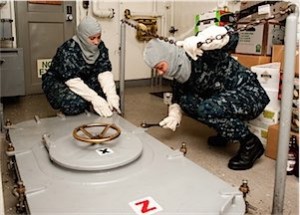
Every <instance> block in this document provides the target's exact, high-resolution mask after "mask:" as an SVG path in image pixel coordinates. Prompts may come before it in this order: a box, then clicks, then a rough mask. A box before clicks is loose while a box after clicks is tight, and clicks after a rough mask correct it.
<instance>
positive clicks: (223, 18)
mask: <svg viewBox="0 0 300 215" xmlns="http://www.w3.org/2000/svg"><path fill="white" fill-rule="evenodd" d="M228 17H234V14H233V13H231V12H229V11H226V10H215V11H209V12H205V13H202V14H197V15H196V16H195V34H197V33H198V32H200V31H203V30H204V29H206V28H208V27H209V26H212V25H217V26H224V25H230V22H229V18H228Z"/></svg>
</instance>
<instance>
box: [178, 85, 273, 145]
mask: <svg viewBox="0 0 300 215" xmlns="http://www.w3.org/2000/svg"><path fill="white" fill-rule="evenodd" d="M254 93H260V92H251V91H249V92H247V96H245V94H243V93H239V92H229V93H220V94H218V95H217V96H212V97H211V98H209V99H202V98H199V97H197V96H194V95H186V96H183V97H182V98H181V102H180V106H181V108H182V109H183V111H184V112H185V113H187V114H188V115H189V116H191V117H192V118H194V119H197V120H198V121H200V122H202V123H204V124H206V125H208V126H209V127H212V128H214V129H215V130H216V131H217V132H218V133H219V134H220V135H221V136H223V137H225V138H226V139H228V140H241V139H244V138H245V137H246V136H247V135H249V134H250V131H249V129H248V127H247V125H246V124H245V122H246V121H247V120H251V119H254V118H256V117H257V116H258V115H259V114H260V113H261V112H262V111H263V109H264V108H265V106H266V102H268V97H267V95H266V94H265V93H264V92H262V95H261V97H257V96H253V97H251V94H252V95H254ZM258 98H261V99H262V101H264V102H260V101H259V100H258ZM255 99H256V100H257V101H255Z"/></svg>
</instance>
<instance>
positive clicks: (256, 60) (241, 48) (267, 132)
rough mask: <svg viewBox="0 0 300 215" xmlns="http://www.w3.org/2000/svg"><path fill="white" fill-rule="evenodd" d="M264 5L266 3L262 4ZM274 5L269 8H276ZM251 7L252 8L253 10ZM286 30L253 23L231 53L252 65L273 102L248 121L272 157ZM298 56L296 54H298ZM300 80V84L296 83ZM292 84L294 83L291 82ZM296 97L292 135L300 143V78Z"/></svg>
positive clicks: (242, 24) (242, 23)
mask: <svg viewBox="0 0 300 215" xmlns="http://www.w3.org/2000/svg"><path fill="white" fill-rule="evenodd" d="M248 2H249V1H247V3H246V4H241V11H247V10H245V9H247V7H252V9H253V8H254V5H255V4H259V3H262V1H256V2H255V3H252V2H250V3H251V5H247V4H248ZM242 7H243V8H242ZM261 7H265V5H261ZM274 7H275V3H274V5H272V7H269V8H274ZM252 9H251V10H249V11H252ZM247 24H248V23H247V19H243V20H242V19H241V20H239V23H238V28H240V27H245V25H247ZM284 33H285V26H284V25H281V24H280V23H279V22H276V21H275V20H273V21H272V22H267V23H265V24H259V25H256V26H253V28H251V29H248V30H246V31H241V32H240V33H239V43H238V45H237V48H236V50H235V53H234V54H232V56H233V57H234V58H235V59H237V60H238V61H239V62H240V63H241V64H242V65H244V66H246V67H248V68H251V70H252V71H253V72H255V73H256V74H257V77H258V80H259V82H260V83H261V85H262V87H263V88H264V89H265V90H266V92H267V94H268V96H269V98H270V103H269V104H268V105H267V107H266V108H265V110H264V111H263V113H262V114H261V115H260V116H259V117H257V118H256V119H255V120H251V121H249V122H248V125H249V129H250V130H251V131H252V132H253V133H255V134H256V135H257V136H258V137H259V138H260V140H261V141H262V143H263V144H264V146H265V148H266V152H265V155H266V156H267V157H270V158H272V159H276V157H277V145H278V132H279V129H278V128H279V120H280V106H281V101H280V93H281V78H282V77H283V76H282V74H283V72H284V71H283V66H284V62H283V59H284V52H283V51H284V45H283V44H284ZM295 55H296V54H295ZM295 57H296V68H295V74H296V76H298V73H299V56H298V55H297V56H295ZM297 83H298V85H297ZM291 84H293V83H291ZM294 88H295V92H294V95H295V97H296V98H294V99H295V100H294V101H293V105H294V106H293V119H292V129H293V130H291V135H295V136H296V137H297V140H298V141H297V142H299V135H298V131H299V124H298V123H299V100H298V99H299V79H296V80H295V86H294ZM297 90H298V91H297Z"/></svg>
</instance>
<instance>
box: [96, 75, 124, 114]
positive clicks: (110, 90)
mask: <svg viewBox="0 0 300 215" xmlns="http://www.w3.org/2000/svg"><path fill="white" fill-rule="evenodd" d="M98 81H99V83H100V85H101V87H102V90H103V92H104V93H105V95H106V100H107V103H108V105H109V108H110V109H111V110H113V109H115V110H116V111H117V112H118V113H119V114H121V110H120V97H119V96H118V95H117V91H116V84H115V81H114V76H113V74H112V72H109V71H107V72H103V73H100V74H99V75H98Z"/></svg>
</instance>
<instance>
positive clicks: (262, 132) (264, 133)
mask: <svg viewBox="0 0 300 215" xmlns="http://www.w3.org/2000/svg"><path fill="white" fill-rule="evenodd" d="M248 128H249V130H250V131H251V132H252V133H253V134H255V135H256V136H257V137H258V138H259V140H260V141H261V143H262V144H263V145H264V147H265V148H266V145H267V138H268V129H266V128H262V127H259V126H255V125H253V124H250V123H249V124H248Z"/></svg>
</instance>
